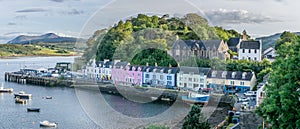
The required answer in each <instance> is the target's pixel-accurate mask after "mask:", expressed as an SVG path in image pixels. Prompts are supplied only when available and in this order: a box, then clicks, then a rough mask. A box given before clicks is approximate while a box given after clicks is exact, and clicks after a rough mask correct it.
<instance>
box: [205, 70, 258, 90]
mask: <svg viewBox="0 0 300 129" xmlns="http://www.w3.org/2000/svg"><path fill="white" fill-rule="evenodd" d="M207 81H208V83H209V86H208V87H209V88H213V89H214V90H216V91H219V92H220V91H221V90H223V92H224V93H236V92H238V93H244V92H247V91H250V90H251V89H253V87H254V86H255V84H256V77H255V74H254V73H253V72H240V71H215V70H212V71H210V72H209V74H208V79H207Z"/></svg>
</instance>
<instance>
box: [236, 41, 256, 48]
mask: <svg viewBox="0 0 300 129" xmlns="http://www.w3.org/2000/svg"><path fill="white" fill-rule="evenodd" d="M240 48H241V49H260V42H259V41H242V42H241V45H240Z"/></svg>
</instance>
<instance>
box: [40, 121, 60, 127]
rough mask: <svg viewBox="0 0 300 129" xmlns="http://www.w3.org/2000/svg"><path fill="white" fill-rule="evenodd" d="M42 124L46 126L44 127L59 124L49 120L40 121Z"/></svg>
mask: <svg viewBox="0 0 300 129" xmlns="http://www.w3.org/2000/svg"><path fill="white" fill-rule="evenodd" d="M40 126H44V127H56V126H57V124H56V123H52V122H49V121H47V120H44V121H40Z"/></svg>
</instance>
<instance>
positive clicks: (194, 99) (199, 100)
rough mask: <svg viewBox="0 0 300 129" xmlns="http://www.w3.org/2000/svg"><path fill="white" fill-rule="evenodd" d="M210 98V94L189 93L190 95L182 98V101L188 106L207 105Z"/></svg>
mask: <svg viewBox="0 0 300 129" xmlns="http://www.w3.org/2000/svg"><path fill="white" fill-rule="evenodd" d="M209 97H210V96H209V94H200V93H194V92H189V94H188V95H183V96H182V101H183V102H186V103H188V104H207V103H208V101H209Z"/></svg>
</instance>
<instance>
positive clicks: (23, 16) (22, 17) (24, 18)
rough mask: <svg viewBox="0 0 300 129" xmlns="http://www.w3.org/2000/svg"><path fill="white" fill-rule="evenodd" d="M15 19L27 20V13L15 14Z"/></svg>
mask: <svg viewBox="0 0 300 129" xmlns="http://www.w3.org/2000/svg"><path fill="white" fill-rule="evenodd" d="M14 19H16V20H26V19H27V16H26V15H18V16H15V17H14Z"/></svg>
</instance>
